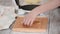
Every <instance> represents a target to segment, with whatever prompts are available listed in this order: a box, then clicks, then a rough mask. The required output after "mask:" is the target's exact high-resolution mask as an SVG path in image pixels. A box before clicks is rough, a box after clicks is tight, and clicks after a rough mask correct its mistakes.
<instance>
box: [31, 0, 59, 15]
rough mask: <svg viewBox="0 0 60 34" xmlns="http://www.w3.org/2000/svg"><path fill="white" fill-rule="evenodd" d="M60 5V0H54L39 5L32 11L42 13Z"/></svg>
mask: <svg viewBox="0 0 60 34" xmlns="http://www.w3.org/2000/svg"><path fill="white" fill-rule="evenodd" d="M58 6H60V0H53V1H51V2H48V3H45V4H43V5H41V6H39V7H36V8H35V9H33V10H32V13H33V12H35V13H36V12H38V13H39V14H40V13H43V12H46V11H49V10H52V9H54V8H57V7H58Z"/></svg>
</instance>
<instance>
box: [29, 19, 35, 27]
mask: <svg viewBox="0 0 60 34" xmlns="http://www.w3.org/2000/svg"><path fill="white" fill-rule="evenodd" d="M34 20H35V18H33V19H32V20H31V23H30V26H32V24H33V22H34Z"/></svg>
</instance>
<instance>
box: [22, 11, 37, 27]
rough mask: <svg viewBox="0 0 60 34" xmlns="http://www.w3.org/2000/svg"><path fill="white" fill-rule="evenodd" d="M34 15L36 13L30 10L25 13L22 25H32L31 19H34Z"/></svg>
mask: <svg viewBox="0 0 60 34" xmlns="http://www.w3.org/2000/svg"><path fill="white" fill-rule="evenodd" d="M36 16H37V15H36V13H34V12H30V13H29V14H27V15H26V16H25V17H24V20H23V25H25V26H32V24H33V21H34V20H35V18H36Z"/></svg>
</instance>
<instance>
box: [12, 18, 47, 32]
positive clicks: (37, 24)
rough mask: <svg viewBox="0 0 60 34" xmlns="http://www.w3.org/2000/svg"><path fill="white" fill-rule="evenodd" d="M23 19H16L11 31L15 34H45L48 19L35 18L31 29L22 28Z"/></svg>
mask: <svg viewBox="0 0 60 34" xmlns="http://www.w3.org/2000/svg"><path fill="white" fill-rule="evenodd" d="M23 18H24V17H18V18H17V19H16V22H15V23H14V24H13V28H12V30H13V31H15V32H46V31H47V24H48V18H47V17H37V18H36V19H35V21H34V23H33V25H32V26H31V27H28V26H24V25H23V24H22V23H21V21H23Z"/></svg>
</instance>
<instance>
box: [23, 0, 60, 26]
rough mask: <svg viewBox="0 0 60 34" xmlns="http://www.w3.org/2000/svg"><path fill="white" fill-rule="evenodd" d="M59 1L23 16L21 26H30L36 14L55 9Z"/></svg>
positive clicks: (56, 0) (55, 0) (44, 5)
mask: <svg viewBox="0 0 60 34" xmlns="http://www.w3.org/2000/svg"><path fill="white" fill-rule="evenodd" d="M59 1H60V0H52V1H51V2H48V3H45V4H43V5H41V6H38V7H36V8H35V9H33V10H32V11H31V12H30V13H29V14H27V15H26V16H25V18H24V21H23V24H24V25H27V26H32V24H33V21H34V20H35V18H36V16H37V15H38V14H41V13H43V12H46V11H49V10H52V9H54V8H57V7H58V6H59V4H60V2H59Z"/></svg>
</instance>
